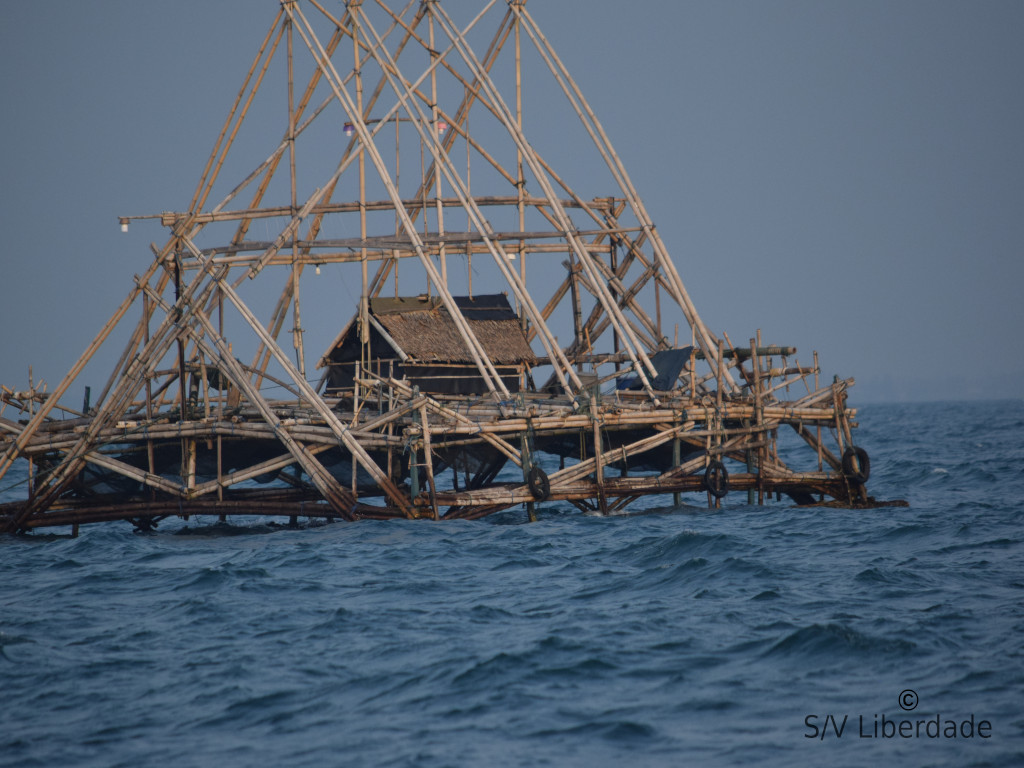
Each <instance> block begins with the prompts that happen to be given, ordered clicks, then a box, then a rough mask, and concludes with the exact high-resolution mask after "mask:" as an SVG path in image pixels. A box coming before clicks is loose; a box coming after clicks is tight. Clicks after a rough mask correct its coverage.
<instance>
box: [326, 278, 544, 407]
mask: <svg viewBox="0 0 1024 768" xmlns="http://www.w3.org/2000/svg"><path fill="white" fill-rule="evenodd" d="M454 299H455V304H456V306H457V307H458V309H459V311H460V312H461V313H462V316H463V317H465V318H466V322H467V323H468V325H469V327H470V329H471V330H472V331H473V334H474V335H475V336H476V338H477V339H478V340H479V341H480V344H481V346H482V347H483V349H484V351H485V352H486V354H487V356H488V358H489V359H490V361H491V363H492V364H493V365H494V366H495V368H496V369H497V371H498V373H499V374H500V375H501V378H502V381H503V382H504V383H505V386H506V388H508V389H509V391H518V390H519V389H520V388H521V386H522V383H523V381H524V380H525V379H524V377H525V376H527V375H528V372H529V368H530V367H532V366H533V365H534V364H535V363H536V357H535V356H534V354H533V351H532V350H531V349H530V344H529V342H528V341H527V339H526V334H525V333H524V332H523V328H522V324H521V322H520V319H519V317H518V315H516V313H515V311H514V310H513V309H512V307H511V306H510V305H509V303H508V298H507V297H506V296H505V295H504V294H501V293H498V294H490V295H483V296H473V297H469V296H455V297H454ZM368 321H369V326H370V327H369V345H368V346H369V355H368V360H369V362H368V365H369V367H370V369H371V370H373V371H375V372H379V373H380V374H381V375H389V374H390V375H393V376H395V377H396V378H403V377H404V378H406V379H408V380H409V381H410V383H412V384H414V385H416V386H419V388H420V389H421V390H422V391H424V392H435V393H447V394H480V393H482V392H485V391H486V386H485V384H484V382H483V379H482V378H481V376H480V373H479V370H478V369H477V366H476V364H475V362H474V361H473V356H472V355H471V354H470V351H469V349H468V348H467V346H466V343H465V341H464V340H463V338H462V336H461V334H460V333H459V330H458V328H457V326H456V325H455V321H454V320H453V319H452V317H451V315H449V313H448V310H447V309H446V308H445V307H444V305H443V304H442V303H441V301H440V299H438V298H436V297H433V298H432V297H428V296H417V297H403V298H373V299H370V302H369V316H368ZM359 336H360V334H359V323H358V316H356V317H354V318H352V320H351V321H349V323H348V324H347V325H346V326H345V328H344V329H343V330H342V332H341V333H340V334H339V335H338V337H337V338H336V339H335V340H334V342H333V343H332V345H331V347H330V349H329V350H328V351H327V353H326V354H325V355H324V356H323V357H322V358H321V359H320V363H319V367H325V368H326V369H327V373H326V387H327V392H328V393H332V392H339V391H341V390H344V389H347V388H349V387H351V386H352V381H353V376H354V373H355V364H356V362H357V361H359V359H360V353H361V351H362V350H361V344H360V340H359ZM365 364H366V363H365V358H364V365H365Z"/></svg>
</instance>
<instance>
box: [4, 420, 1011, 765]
mask: <svg viewBox="0 0 1024 768" xmlns="http://www.w3.org/2000/svg"><path fill="white" fill-rule="evenodd" d="M860 423H861V428H860V430H859V433H860V434H859V439H858V442H859V443H860V444H861V445H863V446H864V447H865V448H866V449H867V450H868V451H869V453H870V454H871V459H872V477H871V481H870V483H869V487H870V491H871V493H872V495H874V496H876V497H877V498H887V499H892V498H902V499H906V500H907V501H909V502H910V507H909V508H903V509H901V508H889V509H878V510H870V511H848V510H831V509H795V508H792V507H791V506H789V505H787V504H785V503H772V504H769V505H766V506H764V507H758V506H748V505H747V504H746V495H745V494H731V495H730V496H729V497H727V499H726V503H725V505H724V507H723V509H721V510H719V511H709V510H707V509H706V508H704V507H703V506H702V505H701V503H700V502H701V500H700V499H698V498H697V497H692V498H689V501H690V502H691V503H692V506H684V507H681V508H679V509H671V508H670V507H666V506H660V507H659V506H657V505H659V504H661V505H664V504H666V503H667V502H669V501H670V497H669V498H668V499H666V498H659V499H648V500H646V501H645V504H646V508H644V506H643V505H639V506H637V507H634V511H643V512H647V513H648V514H640V515H636V516H630V517H615V518H599V517H588V516H584V515H582V514H580V513H578V512H576V511H575V510H573V509H572V508H571V507H568V506H564V507H563V506H560V505H544V506H542V507H541V508H540V517H541V519H540V521H539V522H537V523H534V524H526V523H525V515H524V514H523V513H522V512H521V511H517V512H509V513H506V514H503V515H501V516H498V517H495V518H491V519H489V520H483V521H478V522H451V523H432V522H416V523H408V522H386V523H385V522H360V523H354V524H334V525H325V526H319V527H305V528H299V529H288V528H287V527H284V526H281V527H276V526H268V525H266V524H264V523H260V521H258V520H255V519H254V520H252V521H250V522H249V523H247V524H245V525H242V524H237V523H236V524H234V525H231V526H222V525H218V524H216V522H215V521H214V520H213V519H202V518H200V519H198V520H197V519H195V518H193V519H192V520H190V521H189V522H188V523H185V522H184V521H170V520H168V521H165V523H163V524H162V525H161V527H160V529H159V531H158V532H155V533H149V534H137V533H133V532H132V530H131V527H130V526H129V525H127V524H110V525H95V526H86V527H84V528H83V529H82V532H81V535H80V536H79V537H78V538H76V539H72V538H70V537H68V536H66V535H65V532H63V531H60V532H56V533H37V534H34V535H31V536H27V537H14V536H6V537H0V765H2V766H104V767H105V768H107V767H110V766H133V767H135V768H137V767H138V766H165V765H174V766H176V768H187V767H188V766H217V767H218V768H228V767H229V766H258V765H259V766H262V765H274V766H333V765H339V766H349V765H352V766H480V765H495V766H543V765H550V766H563V765H567V766H575V765H585V766H587V767H588V768H599V767H601V766H620V765H630V766H644V765H650V766H662V765H664V766H676V765H701V766H719V765H721V766H731V765H757V766H799V765H825V764H827V765H829V766H831V767H832V768H837V767H839V766H864V765H869V764H872V763H874V764H879V765H897V764H902V765H915V766H917V765H921V766H924V765H934V766H1021V765H1024V534H1022V530H1021V528H1022V524H1024V402H1021V401H1011V402H998V403H996V402H985V403H941V404H935V403H929V404H917V405H867V406H863V407H862V408H861V412H860ZM9 480H10V477H8V478H5V481H4V483H5V484H6V483H7V482H8V481H9ZM14 493H16V492H15V491H9V492H8V496H9V497H13V494H14ZM282 522H283V521H282ZM912 694H913V695H912ZM915 704H916V706H914V705H915ZM918 721H921V722H920V724H918ZM905 723H908V724H909V725H905ZM950 727H952V728H953V731H954V733H955V736H951V735H950V733H949V731H950ZM908 731H909V735H906V734H905V732H908ZM932 731H934V732H935V733H936V736H932V735H931V732H932ZM965 734H969V735H965Z"/></svg>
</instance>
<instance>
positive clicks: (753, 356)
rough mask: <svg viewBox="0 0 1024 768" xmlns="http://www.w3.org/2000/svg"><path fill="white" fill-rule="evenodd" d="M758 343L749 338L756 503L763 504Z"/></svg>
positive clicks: (762, 449) (761, 410) (761, 412)
mask: <svg viewBox="0 0 1024 768" xmlns="http://www.w3.org/2000/svg"><path fill="white" fill-rule="evenodd" d="M757 348H758V343H757V339H756V338H752V339H751V340H750V365H751V368H752V369H753V376H754V426H755V428H756V429H757V430H758V431H757V432H755V433H754V434H755V435H757V438H758V440H757V442H758V448H757V503H758V505H762V504H764V478H763V474H764V464H765V450H764V441H763V440H762V439H761V431H760V430H761V429H762V428H763V425H764V403H763V402H762V401H761V359H760V358H759V357H758V356H757Z"/></svg>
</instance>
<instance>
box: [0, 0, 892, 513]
mask: <svg viewBox="0 0 1024 768" xmlns="http://www.w3.org/2000/svg"><path fill="white" fill-rule="evenodd" d="M338 14H339V15H332V13H331V12H330V11H329V10H327V8H325V7H324V5H322V4H321V3H319V2H316V0H309V2H304V1H300V0H286V1H285V2H282V3H280V7H279V8H278V9H277V15H276V18H275V19H274V21H273V24H272V25H271V27H270V31H269V32H268V34H267V36H266V38H265V39H264V40H263V42H262V45H261V46H260V47H259V50H258V53H257V55H256V57H255V59H254V61H253V63H252V66H251V68H250V69H249V71H248V74H247V76H246V78H245V81H244V84H243V86H242V88H241V89H240V90H239V92H238V96H237V99H236V100H235V102H234V105H233V107H232V108H231V110H230V113H229V116H228V118H227V120H226V122H225V123H224V126H223V130H222V131H221V133H220V135H219V137H218V138H217V141H216V144H215V147H214V149H213V151H212V153H211V154H210V157H209V159H208V161H207V162H206V164H205V167H204V168H203V170H202V174H201V177H200V180H199V183H198V185H197V187H196V191H195V194H194V195H193V197H192V199H191V202H190V203H189V205H188V207H187V209H185V210H184V211H183V212H173V213H172V212H168V213H163V214H159V215H156V216H139V217H133V216H129V217H125V218H122V219H121V224H122V227H125V226H127V225H128V224H129V222H130V221H132V220H134V219H136V218H138V219H146V218H149V219H157V220H159V223H160V224H161V225H162V226H163V227H165V228H166V229H167V230H168V232H169V236H168V238H167V240H166V242H165V244H164V245H163V246H162V247H160V248H156V247H154V248H153V254H152V259H151V261H149V264H148V269H146V271H145V272H144V274H142V275H141V276H136V277H135V281H134V284H133V286H132V288H131V291H130V292H129V294H128V296H127V297H126V298H125V300H124V301H123V303H122V304H121V305H120V306H119V307H118V308H117V310H116V312H114V314H113V316H112V317H111V319H110V320H109V322H108V323H107V325H106V326H105V327H104V328H103V329H102V330H101V331H100V333H99V335H98V336H97V337H96V338H95V340H94V341H93V342H92V344H90V345H89V347H88V349H87V350H86V351H85V353H84V354H83V355H82V357H81V358H80V359H79V360H78V361H77V362H76V364H75V365H74V366H73V367H72V368H71V370H70V371H69V373H68V374H67V376H66V377H65V378H64V379H63V380H62V381H61V382H60V383H59V385H58V386H57V387H56V388H55V389H54V390H53V391H50V392H47V391H45V389H43V388H37V387H32V386H30V388H29V389H28V390H22V391H15V390H13V389H10V388H6V387H5V388H4V389H3V392H2V399H3V403H2V408H3V409H4V410H5V411H6V413H5V414H3V415H2V416H0V449H2V456H0V477H2V476H3V475H5V474H6V473H7V472H8V470H9V469H10V468H11V466H12V465H13V464H14V462H16V461H21V462H26V461H27V463H28V465H29V472H28V474H29V489H28V493H27V498H26V499H25V500H24V501H19V502H14V503H8V504H6V505H4V506H2V507H0V530H5V531H9V532H15V531H27V530H31V529H35V528H39V527H43V526H57V525H72V526H75V528H76V530H77V526H78V525H79V524H80V523H86V522H97V521H105V520H129V521H131V522H132V523H133V524H135V525H136V526H137V527H139V528H143V529H146V528H150V527H152V526H153V525H155V524H156V523H158V522H159V521H160V520H161V519H163V518H165V517H169V516H188V515H193V514H210V515H218V516H222V517H223V516H226V515H229V514H245V515H259V514H264V515H286V516H288V517H290V518H292V519H293V520H294V519H296V518H298V517H310V518H327V519H343V520H356V519H360V518H420V517H426V518H433V519H441V518H443V519H451V518H479V517H482V516H485V515H488V514H491V513H494V512H497V511H499V510H503V509H507V508H509V507H513V506H519V505H526V509H527V511H528V513H529V515H530V517H531V519H532V518H533V516H534V504H535V503H537V502H541V501H548V500H561V501H567V502H570V503H572V504H574V505H575V506H577V507H578V508H580V509H581V510H587V511H595V512H601V513H606V514H607V513H614V512H616V511H618V510H621V509H623V508H624V507H625V506H626V505H627V504H628V503H629V502H631V501H633V500H635V499H637V498H639V497H641V496H645V495H649V494H669V493H671V494H675V502H676V503H677V504H678V503H679V501H680V494H682V493H690V492H693V493H699V494H701V496H700V498H701V499H702V500H703V499H704V498H705V497H706V499H707V502H708V503H709V504H716V505H717V504H718V503H719V500H720V499H721V498H722V497H723V496H724V495H725V494H726V493H727V492H728V491H730V490H732V491H746V492H747V498H748V500H749V501H751V502H754V501H755V499H756V501H757V503H762V502H763V501H764V500H765V498H766V497H770V496H771V495H776V496H781V494H787V495H788V496H789V497H791V498H792V499H793V500H795V501H796V502H797V503H800V504H810V503H829V502H828V500H831V503H837V504H841V505H845V506H857V505H865V504H868V503H871V502H872V501H873V500H871V499H870V498H869V497H868V495H867V492H866V489H865V485H864V484H865V481H866V480H867V474H868V466H867V455H866V454H865V453H864V452H863V451H862V450H861V449H860V448H858V447H856V446H855V444H854V442H853V437H852V432H851V430H852V429H853V428H854V427H855V424H854V423H853V421H852V419H853V418H854V416H855V414H854V411H853V410H851V409H850V408H848V407H847V404H846V396H847V388H848V387H849V385H850V384H852V380H839V379H833V380H831V381H829V382H827V383H824V384H822V383H821V382H820V381H819V377H820V374H819V368H818V363H817V356H816V355H815V357H814V363H813V365H808V366H802V365H800V364H799V362H797V361H796V360H795V359H794V358H793V355H794V354H795V350H794V349H793V348H791V347H782V346H768V345H764V344H762V343H761V341H760V338H759V337H760V333H759V332H758V333H757V335H756V336H755V337H754V338H751V339H750V341H749V343H744V344H742V345H740V346H734V345H733V344H732V343H731V342H730V341H729V339H728V338H727V337H726V338H719V337H717V336H716V335H714V334H713V333H712V332H711V331H709V330H708V329H707V328H706V327H705V326H704V324H703V323H702V322H701V319H700V317H699V315H698V314H697V310H696V309H695V307H694V304H693V302H692V301H691V299H690V297H689V295H688V294H687V292H686V289H685V288H684V286H683V281H682V279H681V278H680V276H679V273H678V272H677V270H676V266H675V264H674V263H673V260H672V258H671V257H670V255H669V252H668V249H667V248H666V245H665V244H664V243H663V242H662V240H661V238H660V237H659V234H658V231H657V229H656V228H655V226H654V224H653V223H652V221H651V219H650V217H649V216H648V214H647V211H646V210H645V208H644V205H643V203H642V202H641V200H640V197H639V195H638V194H637V192H636V190H635V189H634V187H633V184H632V183H631V181H630V178H629V176H628V174H627V173H626V170H625V168H624V167H623V165H622V163H621V162H620V160H619V157H618V155H617V154H616V153H615V151H614V149H613V148H612V146H611V144H610V143H609V141H608V137H607V136H606V135H605V133H604V131H603V129H602V127H601V124H600V123H599V122H598V120H597V118H596V116H595V115H594V113H593V112H592V111H591V109H590V107H589V106H588V104H587V102H586V100H585V99H584V97H583V95H582V93H581V92H580V90H579V88H578V87H577V85H576V83H575V82H574V80H573V79H572V77H571V76H570V75H569V73H568V71H567V70H566V68H565V67H564V66H563V64H562V62H561V60H560V59H559V57H558V55H557V54H556V53H555V50H554V48H553V47H552V46H551V45H550V44H549V42H548V41H547V39H546V38H545V37H544V35H543V34H542V32H541V30H540V28H539V27H538V25H537V24H536V22H535V21H534V19H533V17H532V16H531V14H530V12H529V11H528V10H527V8H526V5H525V2H524V0H503V1H502V2H497V0H491V2H489V3H487V4H486V6H485V7H484V8H483V10H481V11H480V12H479V13H478V14H477V15H475V16H473V17H472V18H467V19H460V20H459V21H458V22H457V21H455V20H454V19H453V18H451V17H450V16H449V14H448V12H447V10H446V8H445V7H444V4H443V3H442V2H439V1H438V0H425V1H424V2H415V1H412V2H409V3H408V4H407V5H405V7H403V8H401V9H397V8H392V7H390V3H388V2H384V1H383V0H380V1H379V2H376V3H370V2H368V1H367V2H366V3H363V2H359V1H358V0H349V2H346V3H344V7H343V9H341V10H339V11H338ZM527 74H528V75H529V78H527ZM265 91H270V94H269V96H268V94H267V93H265ZM531 99H532V101H531ZM266 104H270V106H271V108H272V110H273V111H271V112H267V111H263V112H261V111H260V110H261V109H264V110H265V105H266ZM537 104H542V105H543V107H542V108H541V109H539V108H537V106H536V105H537ZM531 105H533V106H532V107H531ZM531 108H532V110H533V111H532V112H531ZM559 110H562V111H561V112H559ZM531 121H532V122H531ZM252 124H256V127H257V128H258V129H259V130H261V131H264V132H265V129H266V128H267V127H268V126H271V127H272V128H273V131H274V133H273V134H272V135H271V136H270V139H271V140H270V141H269V143H267V144H266V145H263V146H262V147H261V149H260V150H259V154H257V155H256V157H257V158H258V159H257V160H255V161H253V160H251V158H250V159H248V160H247V159H246V158H247V157H248V156H249V155H250V154H251V148H252V147H253V146H258V143H257V141H256V140H255V139H253V135H254V134H253V133H252V132H251V131H249V132H247V131H248V129H249V128H250V127H251V125H252ZM553 125H554V126H556V128H555V129H554V130H553V129H552V126H553ZM257 133H259V131H257ZM552 135H555V136H556V139H557V140H556V141H555V142H554V143H553V146H549V145H551V144H552V141H551V137H552ZM545 142H547V144H545ZM267 151H269V154H267ZM556 166H557V167H556ZM235 170H238V177H239V178H241V181H240V182H238V183H236V184H233V185H231V184H230V183H227V180H226V178H225V177H226V176H227V175H228V173H229V171H231V172H234V171H235ZM574 179H578V181H573V180H574ZM571 182H572V185H571ZM218 196H219V197H218ZM215 200H219V202H213V201H215ZM492 222H496V223H492ZM321 272H323V273H324V274H321ZM474 283H475V285H474ZM357 289H358V296H357V295H356V292H357ZM535 296H541V297H543V298H542V301H543V303H539V302H538V301H537V300H535V298H534V297H535ZM300 299H303V300H302V301H300ZM652 307H653V309H652ZM304 323H305V324H310V323H312V324H313V325H314V326H316V329H317V330H319V331H321V332H323V330H324V328H325V327H326V329H327V336H328V337H334V342H333V343H331V344H329V345H326V351H322V347H321V348H320V349H318V350H317V351H316V352H315V353H313V354H312V355H311V354H310V352H309V350H308V349H307V344H308V343H309V341H308V339H311V338H313V336H314V335H315V334H314V333H313V332H312V330H311V329H309V328H306V327H304ZM680 326H682V328H683V329H684V342H688V344H686V346H680V345H679V341H678V335H679V328H680ZM666 328H672V332H671V333H669V332H667V331H666V330H665V329H666ZM115 330H117V331H118V333H120V334H121V335H120V337H118V336H117V335H116V333H115ZM336 333H337V336H336V337H335V334H336ZM558 334H560V335H561V336H562V338H563V339H571V341H570V342H569V343H568V344H564V343H562V342H560V341H559V339H558ZM114 338H118V339H119V341H118V345H117V347H116V348H117V349H121V347H120V343H121V341H123V339H124V338H127V343H126V344H125V345H124V346H123V351H122V352H121V353H120V357H119V359H118V362H117V364H116V366H115V367H114V370H113V372H112V373H111V375H110V377H109V379H108V380H107V382H106V384H105V386H103V388H102V390H101V391H100V393H99V396H98V397H96V398H95V399H94V400H93V401H91V402H90V398H89V396H88V394H87V395H86V402H85V403H84V405H83V406H82V407H80V408H73V407H71V406H69V405H67V404H66V402H67V400H68V398H69V397H70V395H69V392H70V390H71V387H72V385H73V383H74V382H75V381H76V380H77V378H78V376H79V374H80V372H81V371H82V369H83V368H84V367H85V365H86V364H87V363H88V362H89V361H90V360H92V359H93V358H94V356H96V355H97V353H98V352H99V350H101V349H106V348H107V347H109V346H110V345H111V344H113V343H114V342H113V340H114ZM111 357H112V358H113V355H112V356H111ZM792 389H799V390H800V393H799V395H797V396H791V395H790V394H789V393H790V391H791V390H792ZM78 391H79V390H78V389H77V388H76V395H77V392H78ZM86 391H87V392H88V390H86ZM787 398H792V399H787ZM12 411H13V412H17V413H12ZM19 415H20V418H18V416H19ZM11 416H15V417H16V418H11ZM780 430H782V431H783V432H784V433H786V434H787V435H789V436H790V438H792V439H793V440H794V442H795V443H796V444H797V445H798V446H802V447H803V449H804V451H805V453H806V454H807V456H806V461H805V462H804V465H803V466H802V467H801V468H800V469H794V468H791V467H790V466H788V465H787V463H786V462H784V461H783V459H782V458H780V452H779V433H780ZM794 436H795V437H794ZM544 455H546V456H547V457H548V458H547V459H545V461H546V462H547V463H546V466H547V467H549V470H548V471H545V469H544V468H543V467H541V465H540V460H539V457H541V456H544ZM556 460H557V462H558V466H559V469H558V470H557V471H554V470H553V466H554V461H556ZM610 470H613V471H610Z"/></svg>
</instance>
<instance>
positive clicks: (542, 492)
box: [526, 464, 551, 501]
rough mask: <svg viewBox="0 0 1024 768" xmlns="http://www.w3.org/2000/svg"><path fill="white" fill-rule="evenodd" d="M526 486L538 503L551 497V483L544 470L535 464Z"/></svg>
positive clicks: (531, 468) (527, 477) (527, 478)
mask: <svg viewBox="0 0 1024 768" xmlns="http://www.w3.org/2000/svg"><path fill="white" fill-rule="evenodd" d="M526 484H527V485H528V486H529V488H530V493H532V494H533V498H535V499H537V501H544V500H545V499H547V498H548V497H549V496H550V495H551V481H550V480H548V474H547V472H545V471H544V470H543V469H541V468H540V467H538V466H537V465H536V464H534V465H533V466H532V467H530V472H529V474H527V476H526Z"/></svg>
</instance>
